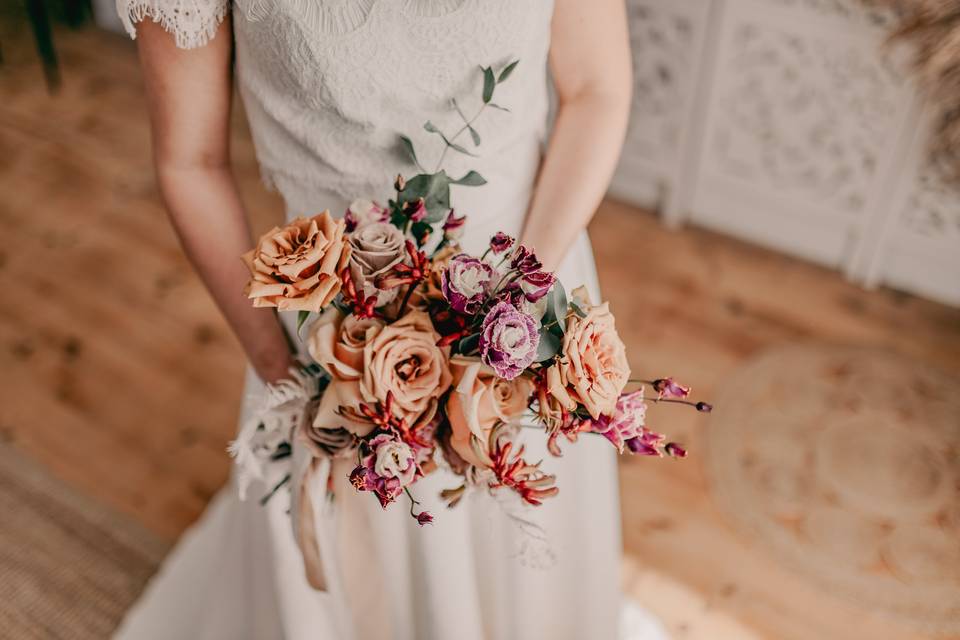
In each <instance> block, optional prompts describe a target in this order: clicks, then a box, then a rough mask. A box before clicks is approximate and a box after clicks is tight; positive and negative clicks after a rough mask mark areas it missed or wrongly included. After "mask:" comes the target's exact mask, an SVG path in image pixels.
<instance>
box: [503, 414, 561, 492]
mask: <svg viewBox="0 0 960 640" xmlns="http://www.w3.org/2000/svg"><path fill="white" fill-rule="evenodd" d="M500 431H501V430H500V429H493V430H492V431H491V433H490V440H491V441H492V442H491V444H492V445H493V446H492V447H491V451H490V459H491V461H492V465H491V467H490V468H491V470H492V471H493V473H494V475H495V476H496V480H495V481H493V482H491V483H490V488H491V489H496V488H499V487H507V488H509V489H512V490H513V491H516V492H517V493H518V494H519V495H520V497H521V498H522V499H523V501H524V502H526V503H527V504H531V505H534V506H537V505H540V504H543V500H544V499H545V498H549V497H551V496H555V495H557V494H558V493H560V489H558V488H557V487H556V486H555V485H554V482H555V481H556V477H555V476H552V475H548V474H545V473H544V472H543V471H541V470H540V463H539V462H538V463H536V464H530V463H529V462H527V461H526V460H524V459H523V452H524V447H523V445H521V446H520V447H519V448H518V449H517V450H516V452H514V450H513V442H510V441H509V440H508V439H507V438H506V437H504V436H502V435H498V432H500Z"/></svg>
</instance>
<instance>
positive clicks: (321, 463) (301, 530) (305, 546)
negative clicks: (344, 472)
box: [290, 447, 330, 591]
mask: <svg viewBox="0 0 960 640" xmlns="http://www.w3.org/2000/svg"><path fill="white" fill-rule="evenodd" d="M293 464H294V470H293V477H294V482H293V484H292V495H291V501H290V505H291V507H292V508H291V509H290V516H291V518H290V520H291V524H292V525H293V537H294V539H295V540H296V542H297V546H298V547H299V548H300V553H301V554H302V556H303V570H304V573H305V575H306V578H307V583H308V584H309V585H310V586H311V587H313V588H314V589H316V590H317V591H327V590H328V588H329V583H328V580H327V574H326V571H325V568H324V565H323V556H322V554H321V552H320V535H319V532H318V531H317V517H316V516H317V513H316V510H315V507H314V504H313V491H314V490H316V488H317V487H318V486H319V487H321V488H324V487H326V484H327V476H328V475H329V473H330V462H329V460H325V459H318V458H314V457H313V456H311V455H310V453H309V452H308V451H306V450H305V447H294V461H293Z"/></svg>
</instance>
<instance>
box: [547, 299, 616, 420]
mask: <svg viewBox="0 0 960 640" xmlns="http://www.w3.org/2000/svg"><path fill="white" fill-rule="evenodd" d="M573 297H574V299H579V300H578V303H579V305H580V307H581V308H582V309H583V310H584V311H585V312H586V314H587V315H586V317H585V318H581V317H580V316H579V315H577V314H570V316H569V318H567V329H566V333H565V334H564V337H563V347H562V349H561V356H560V359H559V360H558V361H557V363H556V364H554V365H553V366H551V367H549V368H548V369H547V387H548V389H549V392H550V394H551V395H552V396H553V397H554V398H556V399H557V401H558V402H559V403H560V404H561V405H562V406H563V407H564V408H566V409H567V410H568V411H571V410H573V409H575V408H576V406H577V403H579V404H582V405H583V406H584V407H585V408H586V409H587V411H588V412H589V413H590V416H591V417H593V418H598V417H600V415H601V414H603V415H612V414H613V413H614V411H615V410H616V406H617V398H619V397H620V393H621V392H622V391H623V388H624V387H625V386H626V384H627V381H628V380H629V379H630V365H629V364H628V363H627V352H626V347H625V346H624V344H623V341H622V340H620V336H619V335H617V329H616V327H615V326H614V319H613V314H611V313H610V309H609V306H608V305H607V303H606V302H605V303H603V304H601V305H598V306H592V305H591V304H590V299H589V297H588V296H587V294H586V291H585V290H584V289H583V287H580V288H579V289H577V290H576V291H574V292H573Z"/></svg>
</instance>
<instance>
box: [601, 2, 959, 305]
mask: <svg viewBox="0 0 960 640" xmlns="http://www.w3.org/2000/svg"><path fill="white" fill-rule="evenodd" d="M628 7H629V16H630V23H631V24H630V26H631V38H632V43H633V48H634V65H635V74H634V75H635V82H636V86H635V88H634V91H635V98H634V110H633V120H632V122H631V127H630V131H629V134H628V139H627V144H626V148H625V150H624V155H623V159H622V161H621V166H620V169H619V170H618V173H617V176H616V178H615V180H614V183H613V185H612V188H611V191H612V193H613V195H615V196H617V197H620V198H623V199H626V200H629V201H632V202H636V203H638V204H642V205H645V206H655V207H657V208H659V209H660V210H661V212H662V213H663V215H664V218H665V220H666V221H667V222H668V223H674V224H675V223H678V222H680V221H683V220H690V221H692V222H694V223H696V224H698V225H702V226H706V227H710V228H713V229H716V230H719V231H723V232H726V233H730V234H733V235H737V236H739V237H743V238H746V239H748V240H751V241H754V242H757V243H759V244H762V245H765V246H769V247H772V248H775V249H778V250H781V251H784V252H787V253H791V254H793V255H797V256H800V257H803V258H805V259H808V260H812V261H815V262H818V263H820V264H824V265H827V266H830V267H834V268H838V269H842V270H843V271H844V272H845V273H846V274H847V275H848V276H849V277H851V278H852V279H854V280H856V281H858V282H861V283H863V284H865V285H868V286H872V285H876V284H880V283H887V284H891V285H893V286H896V287H899V288H902V289H906V290H910V291H914V292H917V293H919V294H922V295H927V296H931V297H934V298H937V299H940V300H944V301H947V302H952V303H960V191H958V190H957V189H956V188H955V187H948V186H947V185H945V184H943V183H942V182H939V181H937V180H936V178H935V172H934V171H933V170H932V168H931V167H930V166H929V164H928V162H927V160H926V158H927V154H926V153H925V142H926V129H925V127H924V126H922V123H924V122H925V120H924V114H923V112H922V109H921V107H920V104H921V101H920V100H919V99H918V97H917V92H916V90H915V88H914V86H913V85H912V83H911V80H910V77H909V73H908V72H907V71H906V65H905V64H904V55H899V56H897V55H895V54H896V52H893V51H889V50H887V49H885V48H884V46H883V43H884V40H885V38H886V35H887V33H888V32H889V28H890V17H889V16H888V15H885V14H883V13H880V12H877V11H873V10H868V9H865V8H864V7H863V5H862V4H861V3H860V2H859V1H858V0H681V1H677V0H630V1H629V2H628ZM900 53H901V54H903V53H905V52H900Z"/></svg>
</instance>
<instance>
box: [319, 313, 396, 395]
mask: <svg viewBox="0 0 960 640" xmlns="http://www.w3.org/2000/svg"><path fill="white" fill-rule="evenodd" d="M383 326H384V323H383V320H380V319H379V318H359V317H357V316H355V315H348V316H344V315H343V314H342V313H341V312H340V310H339V309H336V308H333V307H330V308H328V309H326V310H325V311H324V312H323V313H322V314H321V315H320V317H319V318H318V319H317V321H316V322H314V323H313V324H311V325H310V328H309V329H308V330H307V340H306V343H307V351H309V352H310V355H311V356H313V359H314V360H316V361H317V362H318V363H319V364H320V365H321V366H322V367H323V368H324V369H326V370H327V372H328V373H330V375H331V376H333V377H334V378H336V379H338V380H359V379H360V378H361V376H362V375H363V348H364V347H365V346H366V345H367V342H368V341H369V340H370V338H372V337H373V336H374V335H376V334H377V333H378V332H379V331H380V329H382V328H383Z"/></svg>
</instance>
